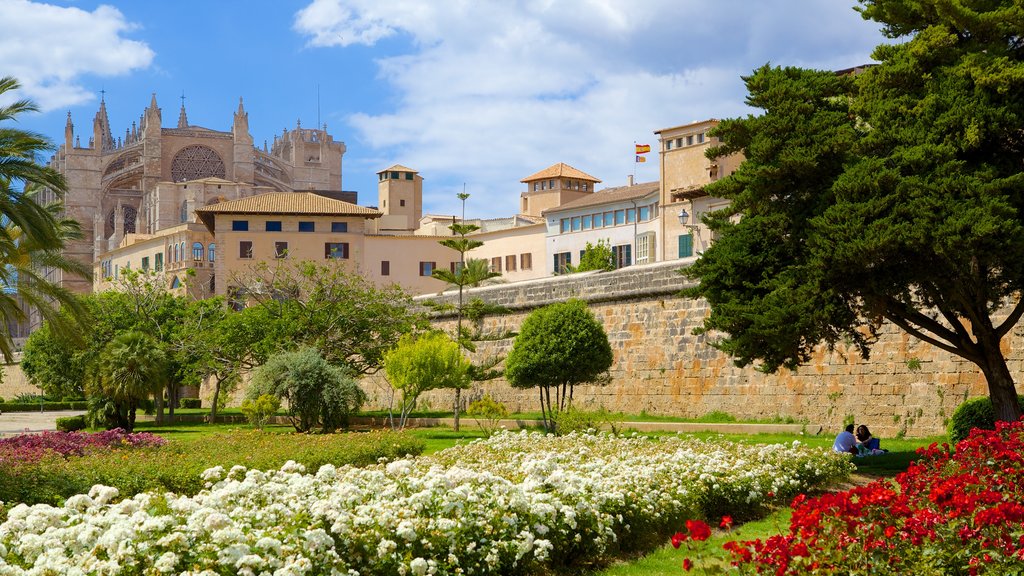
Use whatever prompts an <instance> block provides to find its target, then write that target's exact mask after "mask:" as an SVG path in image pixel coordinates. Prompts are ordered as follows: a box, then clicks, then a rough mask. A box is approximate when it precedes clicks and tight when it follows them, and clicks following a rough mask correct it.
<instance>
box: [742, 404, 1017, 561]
mask: <svg viewBox="0 0 1024 576" xmlns="http://www.w3.org/2000/svg"><path fill="white" fill-rule="evenodd" d="M919 452H920V453H922V458H921V459H920V460H918V461H917V462H916V463H915V464H912V465H911V466H910V468H909V469H908V470H907V471H906V472H905V473H902V474H899V475H898V476H896V478H895V482H891V481H886V480H883V481H878V482H874V483H872V484H869V485H867V486H863V487H858V488H854V489H852V490H848V491H845V492H838V493H831V494H825V495H823V496H820V497H817V498H807V497H806V496H802V495H801V496H797V497H796V498H795V499H794V500H793V504H792V507H793V516H792V519H791V521H790V529H789V532H788V533H786V534H781V535H778V536H773V537H771V538H768V539H767V540H764V541H761V540H752V541H744V542H730V543H727V544H726V545H725V546H726V549H727V550H729V551H731V552H732V554H733V557H734V560H735V561H734V564H735V565H736V566H738V567H739V569H740V573H743V574H761V573H769V574H779V575H782V574H806V573H811V572H813V573H815V574H850V573H879V574H882V573H884V574H969V575H971V576H974V575H977V574H1020V573H1022V572H1024V568H1022V566H1024V422H1016V423H1013V424H1007V423H1002V422H1000V423H997V425H996V430H994V431H991V430H980V429H975V430H974V431H972V432H971V435H970V436H969V437H968V438H967V439H966V440H963V441H961V442H960V443H959V444H957V446H956V451H955V452H953V451H951V450H950V449H949V446H948V445H947V444H943V445H942V446H937V445H935V444H932V445H931V446H930V447H928V448H926V449H921V450H919Z"/></svg>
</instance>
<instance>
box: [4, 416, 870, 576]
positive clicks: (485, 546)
mask: <svg viewBox="0 0 1024 576" xmlns="http://www.w3.org/2000/svg"><path fill="white" fill-rule="evenodd" d="M850 468H851V465H850V463H849V461H848V459H847V458H846V457H844V456H840V455H833V454H830V453H828V452H826V451H824V450H818V449H809V448H805V447H802V446H798V445H786V446H782V445H776V446H771V447H765V446H746V445H738V444H731V443H725V442H722V443H714V442H701V441H696V440H681V439H669V440H664V441H651V440H648V439H645V438H626V437H615V436H608V435H600V436H575V435H571V436H568V437H562V438H555V437H547V436H543V435H540V434H536V433H533V434H528V433H519V434H513V433H500V434H497V435H495V436H493V437H492V438H490V439H488V440H484V441H476V442H473V443H471V444H469V445H465V446H459V447H455V448H451V449H448V450H445V451H443V452H441V453H439V454H437V455H435V456H432V457H423V458H416V459H401V460H396V461H392V462H389V463H386V464H380V465H377V466H372V467H369V468H354V467H348V466H345V467H334V466H330V465H327V466H323V467H321V468H320V470H319V471H318V472H317V473H316V474H313V475H310V474H305V473H303V469H302V467H301V466H299V465H296V464H294V463H289V464H287V465H285V466H284V467H283V468H281V469H280V470H277V471H270V472H261V471H258V470H247V469H245V468H243V467H241V466H237V467H235V468H232V469H231V470H229V471H225V470H224V468H220V467H218V468H213V469H211V470H208V471H207V472H206V473H205V477H206V478H207V479H208V480H209V482H210V484H209V488H208V489H206V490H204V491H202V492H200V493H199V494H198V495H196V496H193V497H187V496H176V495H173V494H163V495H160V494H155V493H143V494H139V495H136V496H135V497H133V498H131V499H127V500H124V501H121V502H117V503H114V502H113V499H114V498H115V497H116V490H113V489H110V488H105V487H102V486H97V487H94V488H93V489H92V491H91V492H90V494H89V495H88V496H86V495H80V496H74V497H72V498H70V499H68V501H67V502H66V503H65V505H64V506H63V507H60V508H54V507H51V506H46V505H36V506H17V507H15V508H13V509H12V510H11V511H10V512H9V516H8V520H7V522H5V523H4V524H2V525H0V559H2V561H0V574H22V573H27V572H28V570H30V569H31V568H32V567H37V568H41V567H45V568H47V569H50V570H52V571H53V573H69V572H73V571H75V570H81V571H83V572H84V573H86V574H101V573H102V574H114V573H117V572H118V570H121V569H125V568H127V567H131V570H132V571H133V573H176V574H177V573H181V574H199V573H204V574H259V573H263V572H267V573H274V574H298V573H318V574H322V573H339V574H346V573H347V574H363V575H369V574H388V575H390V574H400V575H405V574H414V575H422V574H456V573H462V574H525V573H532V572H537V571H544V570H547V569H548V567H550V566H552V565H585V564H590V563H593V562H596V561H598V560H599V559H600V558H601V557H602V556H603V555H605V554H608V553H611V552H614V551H616V550H618V549H622V548H625V547H628V546H631V545H635V544H637V543H639V542H640V541H641V538H640V536H639V535H643V534H653V535H654V537H657V534H661V533H665V531H666V530H668V529H669V528H670V527H672V526H675V525H676V524H677V523H678V522H679V521H680V519H681V518H684V517H688V516H693V515H706V514H708V511H709V510H717V509H718V508H720V507H729V506H734V507H737V511H738V510H739V509H745V508H748V507H756V506H759V505H762V504H763V503H764V502H765V501H766V499H767V498H768V497H769V496H768V495H769V493H772V492H774V493H775V494H778V496H779V497H785V496H787V495H792V494H795V493H797V492H799V491H803V490H806V489H808V488H811V487H812V486H813V485H815V484H819V483H827V482H831V481H835V480H839V479H842V478H845V477H846V476H847V475H848V473H849V471H850ZM5 562H6V564H5ZM204 570H208V571H209V572H203V571H204ZM332 571H333V572H332Z"/></svg>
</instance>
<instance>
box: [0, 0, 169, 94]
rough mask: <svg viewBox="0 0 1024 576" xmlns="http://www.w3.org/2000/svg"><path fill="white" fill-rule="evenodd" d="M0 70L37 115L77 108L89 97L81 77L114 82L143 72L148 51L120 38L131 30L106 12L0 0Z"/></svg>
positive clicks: (149, 59) (107, 9)
mask: <svg viewBox="0 0 1024 576" xmlns="http://www.w3.org/2000/svg"><path fill="white" fill-rule="evenodd" d="M0 22H3V23H4V24H3V34H2V35H0V70H2V71H3V74H5V75H12V76H14V77H16V78H17V79H18V80H19V82H21V85H22V89H21V95H22V96H25V97H29V98H32V99H33V100H35V101H36V103H37V104H38V105H39V107H40V108H41V109H42V110H43V111H47V110H52V109H55V108H62V107H66V106H72V105H75V104H81V103H83V102H87V101H89V100H90V99H92V98H93V95H92V94H91V93H89V92H87V91H86V90H85V88H83V86H82V85H81V84H80V78H81V76H83V75H87V74H94V75H97V76H116V75H119V74H125V73H128V72H130V71H132V70H136V69H139V68H145V67H147V66H149V64H150V62H152V60H153V55H154V54H153V51H152V50H151V49H150V48H149V46H147V45H146V44H145V43H144V42H140V41H136V40H129V39H126V38H124V37H122V35H123V34H124V33H125V32H128V31H131V30H132V29H133V25H132V24H130V23H128V22H126V21H125V18H124V15H123V14H121V12H120V11H118V10H117V9H116V8H113V7H111V6H106V5H103V6H99V7H97V8H96V9H95V10H93V11H92V12H87V11H85V10H82V9H79V8H73V7H61V6H54V5H51V4H43V3H39V2H30V1H28V0H0Z"/></svg>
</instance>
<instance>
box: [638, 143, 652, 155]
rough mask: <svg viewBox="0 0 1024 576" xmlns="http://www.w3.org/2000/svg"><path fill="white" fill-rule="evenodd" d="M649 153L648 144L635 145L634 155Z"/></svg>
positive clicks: (649, 146) (649, 147)
mask: <svg viewBox="0 0 1024 576" xmlns="http://www.w3.org/2000/svg"><path fill="white" fill-rule="evenodd" d="M650 151H651V145H650V144H637V145H636V153H637V154H647V153H648V152H650Z"/></svg>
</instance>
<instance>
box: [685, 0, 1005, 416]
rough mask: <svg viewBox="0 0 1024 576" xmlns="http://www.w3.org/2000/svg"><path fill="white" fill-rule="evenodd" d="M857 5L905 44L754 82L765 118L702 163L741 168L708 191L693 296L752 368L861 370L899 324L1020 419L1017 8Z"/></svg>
mask: <svg viewBox="0 0 1024 576" xmlns="http://www.w3.org/2000/svg"><path fill="white" fill-rule="evenodd" d="M861 4H862V7H861V11H862V13H863V15H864V17H865V18H868V19H872V20H875V21H877V22H879V23H880V24H882V25H883V30H884V31H885V33H886V34H887V35H889V36H890V37H891V38H893V39H894V40H895V43H893V44H884V45H881V46H879V47H878V48H876V50H875V52H874V55H873V56H874V58H875V59H876V60H878V62H879V64H878V65H877V66H873V67H869V68H867V69H866V70H865V71H864V72H863V73H861V74H858V75H856V76H840V75H836V74H835V73H832V72H820V71H810V70H801V69H795V68H771V67H768V66H765V67H763V68H760V69H758V70H756V71H755V72H754V73H753V74H752V75H751V76H749V77H746V78H745V81H746V84H747V88H748V90H749V92H750V95H749V97H748V103H749V104H750V105H751V106H754V107H756V108H760V109H761V110H763V113H762V114H761V115H759V116H749V117H746V118H739V119H733V120H727V121H723V122H722V123H721V124H720V125H719V126H718V128H717V129H716V130H715V132H713V134H714V135H716V136H718V137H719V138H721V140H722V141H723V142H724V143H723V144H722V145H721V146H718V147H716V148H713V149H712V150H709V152H708V155H709V157H716V156H721V155H725V154H730V153H734V152H742V153H743V154H744V155H745V157H746V160H745V161H744V162H743V163H742V164H741V165H740V167H739V169H738V170H737V171H736V172H735V173H733V174H731V175H729V176H728V177H726V178H724V179H722V180H720V181H718V182H715V183H713V184H711V185H709V186H708V187H707V192H708V193H709V194H710V195H712V196H718V197H723V198H727V199H730V200H731V201H732V203H731V205H730V206H729V208H727V209H725V210H723V211H720V212H718V213H714V214H711V215H710V216H709V217H708V219H707V222H708V225H709V226H710V227H711V229H712V230H714V231H715V232H716V233H717V237H718V240H717V241H716V243H715V244H714V245H712V246H711V247H710V248H709V249H708V250H707V251H705V252H704V254H703V256H702V257H701V258H700V259H699V260H698V262H697V263H696V264H694V265H693V266H692V267H690V268H689V269H688V270H687V271H686V274H688V275H689V276H691V277H692V278H695V279H698V280H699V281H700V283H699V285H698V286H697V287H695V288H693V289H692V290H689V291H688V292H687V293H688V294H689V295H692V296H701V297H704V298H706V299H707V300H708V302H709V303H710V305H711V309H712V310H711V314H710V315H709V317H708V318H707V319H706V321H705V323H704V326H703V330H704V331H719V332H721V333H724V334H725V336H723V337H722V338H721V339H720V340H718V342H717V345H718V346H719V347H720V348H721V349H723V350H724V351H726V352H728V353H729V354H732V355H733V356H735V358H736V360H737V362H738V363H739V364H741V365H746V364H750V363H753V362H759V363H760V364H759V367H760V368H762V369H764V370H768V371H773V370H776V369H778V368H780V367H789V368H794V367H796V366H797V365H799V364H800V363H803V362H805V361H807V360H808V358H809V357H810V355H811V353H812V351H813V349H814V347H815V346H816V345H817V344H819V343H821V342H825V343H827V344H830V345H832V344H835V343H837V342H841V341H846V342H851V343H853V344H854V345H855V346H856V347H858V348H859V350H860V352H861V354H862V355H864V356H865V357H866V356H867V355H868V353H869V351H870V346H871V344H872V342H873V341H874V337H875V336H876V334H877V330H878V328H879V327H880V326H881V323H882V322H883V321H889V322H891V323H893V324H894V325H896V326H898V327H899V328H901V329H903V330H905V331H906V332H908V333H909V334H911V335H913V336H915V337H917V338H919V339H921V340H922V341H925V342H928V343H929V344H931V345H933V346H935V347H937V348H939V349H941V350H944V351H946V352H949V353H951V354H955V355H957V356H960V357H962V358H964V359H966V360H968V361H970V362H972V363H974V364H976V365H977V366H978V367H979V368H980V369H981V372H982V373H983V374H984V376H985V378H986V381H987V383H988V388H989V395H990V397H991V399H992V402H993V405H994V406H995V409H996V413H997V415H998V417H999V418H1000V419H1004V420H1009V419H1017V418H1018V417H1019V416H1020V409H1019V407H1018V405H1017V402H1016V393H1015V391H1014V382H1013V378H1012V376H1011V375H1010V372H1009V370H1008V368H1007V366H1006V360H1005V358H1004V356H1003V353H1002V351H1001V347H1000V343H1001V341H1002V338H1003V337H1005V336H1006V335H1007V334H1008V333H1009V332H1010V331H1011V330H1012V328H1013V327H1014V326H1015V325H1016V324H1017V322H1018V321H1019V320H1020V317H1021V314H1022V313H1024V300H1022V298H1021V289H1022V287H1024V39H1022V36H1021V32H1020V31H1021V29H1022V23H1024V6H1021V5H1020V4H1019V3H1016V2H1011V1H1009V0H1004V1H987V2H980V3H971V4H970V5H965V4H961V3H952V2H937V3H931V2H917V1H914V0H861ZM737 215H738V216H740V217H739V218H733V217H734V216H737Z"/></svg>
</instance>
